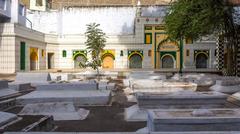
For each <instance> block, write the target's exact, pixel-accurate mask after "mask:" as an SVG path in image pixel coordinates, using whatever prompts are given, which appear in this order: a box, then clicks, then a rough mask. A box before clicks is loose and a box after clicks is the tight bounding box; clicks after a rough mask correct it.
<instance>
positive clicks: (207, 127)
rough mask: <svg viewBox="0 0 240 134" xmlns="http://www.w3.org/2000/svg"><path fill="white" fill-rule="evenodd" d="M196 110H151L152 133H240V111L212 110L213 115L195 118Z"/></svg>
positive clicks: (149, 127)
mask: <svg viewBox="0 0 240 134" xmlns="http://www.w3.org/2000/svg"><path fill="white" fill-rule="evenodd" d="M193 111H194V109H187V110H182V109H175V110H160V109H159V110H149V111H148V122H147V126H148V129H149V130H150V131H154V132H156V131H239V130H240V110H239V109H210V111H211V112H212V113H213V114H212V115H202V116H194V115H193V114H192V112H193Z"/></svg>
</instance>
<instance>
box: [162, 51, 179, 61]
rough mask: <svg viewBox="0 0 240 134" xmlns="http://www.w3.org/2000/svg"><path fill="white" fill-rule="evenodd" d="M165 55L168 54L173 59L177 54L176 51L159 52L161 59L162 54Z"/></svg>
mask: <svg viewBox="0 0 240 134" xmlns="http://www.w3.org/2000/svg"><path fill="white" fill-rule="evenodd" d="M166 55H170V56H172V57H173V58H174V60H176V59H177V57H176V56H177V54H176V51H163V52H160V59H162V58H163V57H164V56H166Z"/></svg>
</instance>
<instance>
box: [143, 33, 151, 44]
mask: <svg viewBox="0 0 240 134" xmlns="http://www.w3.org/2000/svg"><path fill="white" fill-rule="evenodd" d="M148 35H149V36H150V42H147V36H148ZM144 44H152V33H145V34H144Z"/></svg>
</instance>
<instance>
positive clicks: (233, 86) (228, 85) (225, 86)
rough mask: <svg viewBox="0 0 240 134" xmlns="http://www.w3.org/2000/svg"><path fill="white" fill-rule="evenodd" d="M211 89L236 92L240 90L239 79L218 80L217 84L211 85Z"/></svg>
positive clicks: (230, 92)
mask: <svg viewBox="0 0 240 134" xmlns="http://www.w3.org/2000/svg"><path fill="white" fill-rule="evenodd" d="M210 90H212V91H217V92H222V93H227V94H234V93H236V92H239V91H240V83H239V81H238V80H217V81H216V84H215V85H213V86H211V87H210Z"/></svg>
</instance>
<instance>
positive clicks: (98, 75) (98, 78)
mask: <svg viewBox="0 0 240 134" xmlns="http://www.w3.org/2000/svg"><path fill="white" fill-rule="evenodd" d="M99 81H100V73H99V68H98V67H97V90H99Z"/></svg>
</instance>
